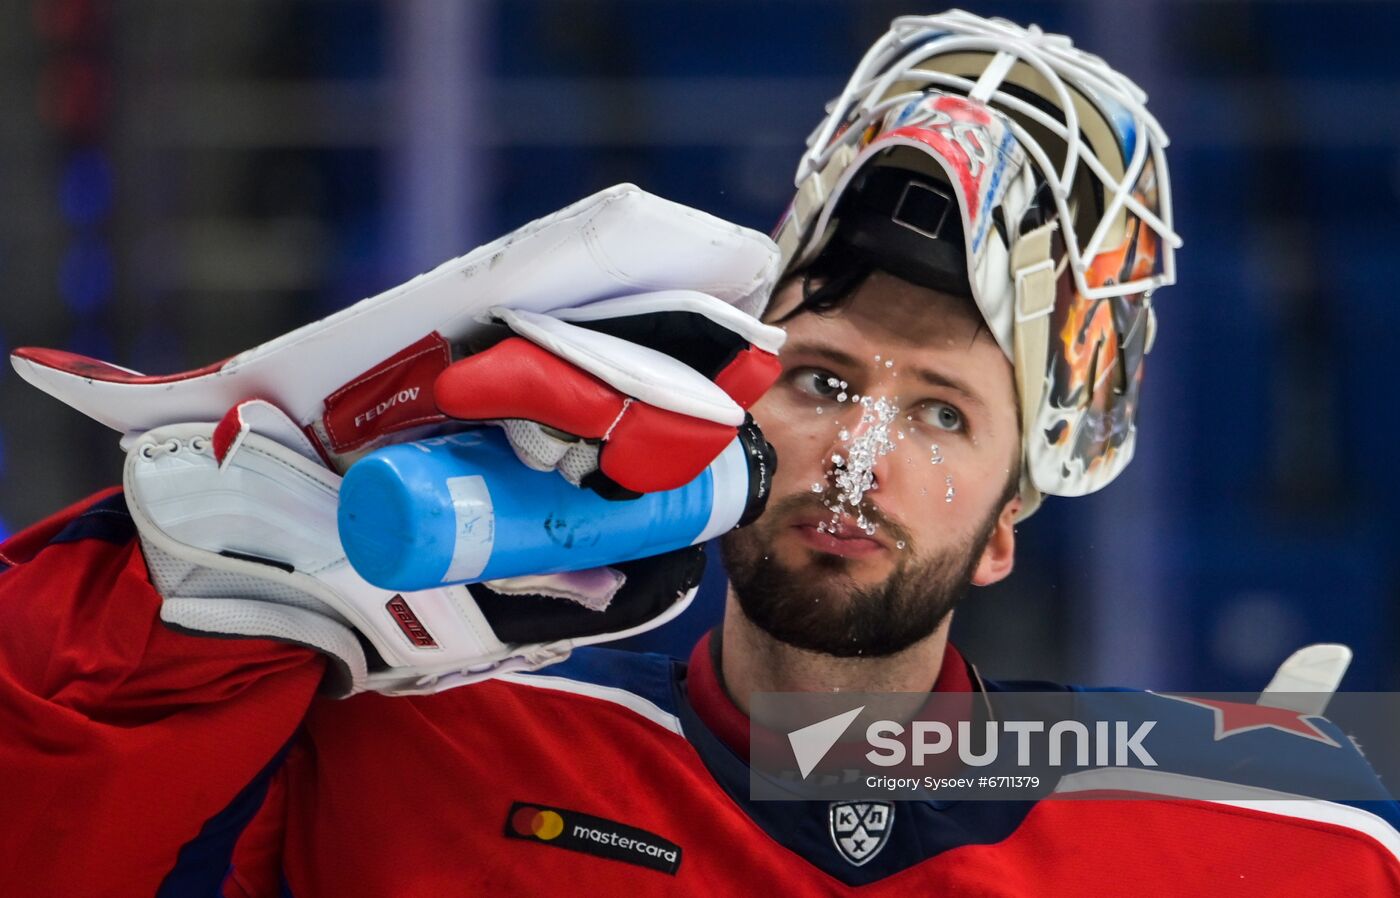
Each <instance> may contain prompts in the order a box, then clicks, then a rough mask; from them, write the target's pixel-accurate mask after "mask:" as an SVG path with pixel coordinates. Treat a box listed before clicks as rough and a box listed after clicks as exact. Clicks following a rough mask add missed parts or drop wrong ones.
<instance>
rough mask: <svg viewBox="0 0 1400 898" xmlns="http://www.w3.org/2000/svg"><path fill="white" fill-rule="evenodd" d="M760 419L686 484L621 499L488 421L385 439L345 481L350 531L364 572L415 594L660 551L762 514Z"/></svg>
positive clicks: (343, 508)
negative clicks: (542, 460) (546, 464)
mask: <svg viewBox="0 0 1400 898" xmlns="http://www.w3.org/2000/svg"><path fill="white" fill-rule="evenodd" d="M773 467H774V459H773V455H772V449H771V448H770V447H769V446H768V444H767V443H765V442H764V440H763V436H762V434H761V433H759V431H758V428H757V427H754V426H753V425H752V424H746V425H745V426H744V427H741V428H740V429H739V436H738V437H736V438H735V440H734V442H732V443H731V444H730V445H729V446H728V448H726V449H725V450H724V452H722V453H721V454H720V456H719V457H718V458H717V459H715V460H714V462H713V463H711V465H710V466H709V467H708V468H706V469H705V470H704V471H703V472H702V473H701V474H700V476H699V477H697V478H695V479H694V480H692V481H691V482H690V483H687V484H686V485H685V486H682V487H680V488H679V489H673V490H667V491H665V492H659V493H647V494H644V495H642V496H640V497H638V498H635V499H626V500H620V501H610V500H608V499H604V498H603V497H602V496H599V495H598V494H597V493H595V492H594V491H593V490H590V489H582V488H579V487H576V486H573V485H572V484H570V483H569V482H568V481H566V480H565V479H564V478H563V477H561V476H559V475H558V474H557V473H555V472H553V471H536V470H533V469H532V468H528V467H526V466H525V465H524V464H522V463H521V462H520V460H519V459H518V458H516V456H515V452H514V451H513V450H512V449H511V448H510V444H509V443H508V442H507V440H506V438H505V435H504V434H503V433H502V432H501V431H500V430H499V429H497V428H494V427H483V428H480V429H477V430H469V431H465V432H462V433H456V434H452V435H450V436H443V437H434V438H432V439H426V440H420V441H418V442H415V443H400V444H398V445H394V446H388V447H385V448H383V449H377V450H375V451H374V452H371V453H369V454H368V455H366V456H365V457H364V458H361V459H360V460H359V461H357V462H355V464H354V465H352V466H351V467H350V470H349V471H348V472H346V475H345V480H344V482H343V483H342V484H341V488H340V509H339V515H338V518H339V525H340V541H341V544H342V545H343V546H344V548H345V556H346V557H347V558H348V559H349V560H350V564H351V565H352V566H353V567H354V568H355V570H356V571H357V572H358V573H359V574H360V576H362V577H364V578H365V579H366V580H368V581H369V582H370V583H373V584H374V585H375V586H378V587H381V588H383V589H392V590H397V591H399V592H406V591H410V590H417V589H429V588H431V587H435V586H441V585H445V584H452V583H475V582H479V581H482V580H496V579H500V578H503V577H515V576H520V575H523V574H553V573H559V572H561V571H578V570H584V569H586V568H592V567H599V566H602V565H607V564H616V563H618V562H622V561H631V560H633V559H637V558H646V557H649V556H652V555H659V554H661V553H663V552H669V551H671V550H673V549H679V548H682V547H685V546H690V545H694V544H696V543H700V542H704V541H706V540H708V539H711V538H713V537H716V536H719V535H720V534H721V533H724V532H725V531H727V530H729V529H731V528H732V527H735V526H737V525H739V524H745V523H748V522H749V521H750V520H752V519H753V518H755V517H757V516H758V515H759V513H760V512H762V510H763V506H764V504H765V503H766V501H767V497H768V490H769V487H770V485H771V482H772V474H773Z"/></svg>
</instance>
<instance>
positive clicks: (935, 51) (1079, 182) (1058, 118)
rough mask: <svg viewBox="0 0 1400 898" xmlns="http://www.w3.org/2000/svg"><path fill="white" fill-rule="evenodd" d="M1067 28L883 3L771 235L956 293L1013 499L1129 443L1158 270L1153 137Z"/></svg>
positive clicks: (1137, 99) (1160, 279)
mask: <svg viewBox="0 0 1400 898" xmlns="http://www.w3.org/2000/svg"><path fill="white" fill-rule="evenodd" d="M1145 99H1146V97H1145V95H1144V94H1143V92H1142V91H1141V90H1140V89H1139V88H1138V87H1137V86H1136V85H1134V84H1133V83H1132V82H1131V81H1129V80H1128V79H1127V78H1125V77H1123V76H1122V75H1119V74H1118V73H1116V72H1114V71H1112V70H1111V69H1110V68H1108V66H1107V65H1106V64H1105V63H1104V62H1103V61H1102V60H1101V59H1099V58H1097V57H1095V56H1091V55H1089V54H1087V53H1084V52H1083V51H1080V50H1077V49H1075V48H1074V47H1073V46H1072V45H1071V43H1070V41H1069V39H1068V38H1066V37H1063V36H1061V35H1047V34H1044V33H1042V32H1040V31H1039V30H1038V29H1035V28H1031V29H1023V28H1020V27H1018V26H1016V25H1013V24H1011V23H1009V22H1006V21H1003V20H1000V19H993V20H987V19H982V18H979V17H977V16H973V15H970V14H967V13H963V12H951V13H947V14H944V15H938V16H907V17H902V18H899V19H896V20H895V21H894V23H893V24H892V27H891V29H890V31H889V33H887V34H886V35H885V36H884V37H883V38H881V39H880V40H879V41H877V42H876V44H875V45H874V46H873V47H871V49H870V50H869V51H868V52H867V53H866V56H865V58H864V59H863V60H862V61H861V63H860V65H859V66H858V67H857V68H856V70H855V72H854V73H853V74H852V76H851V79H850V81H849V82H848V83H847V85H846V88H845V90H844V91H843V92H842V93H841V95H840V96H839V97H838V98H837V99H836V100H835V101H834V102H833V103H832V105H831V106H830V113H829V115H828V116H827V117H826V119H825V120H823V122H822V123H821V125H820V126H819V127H818V128H817V129H816V131H815V132H814V133H813V134H812V136H811V138H809V140H808V145H807V152H806V153H805V154H804V155H803V157H802V160H801V163H800V165H799V167H798V172H797V179H796V183H797V188H798V191H797V196H796V198H795V199H794V201H793V204H792V206H791V207H790V208H789V209H788V211H787V213H786V214H785V215H784V217H783V219H782V220H781V221H780V222H779V224H778V227H777V229H776V231H775V234H774V237H775V239H776V241H777V242H778V245H779V248H780V249H781V251H782V255H783V266H784V271H785V273H786V274H789V275H791V274H796V273H799V272H802V271H804V270H806V269H808V268H809V267H810V266H812V265H813V263H814V262H817V261H818V260H821V262H822V263H823V264H824V265H827V264H830V265H831V266H832V267H840V266H843V265H847V264H851V265H855V266H857V268H859V267H860V266H866V267H867V268H870V267H875V268H881V269H883V270H886V271H888V272H889V273H891V274H894V275H896V276H898V277H902V278H904V279H905V280H908V281H911V282H913V283H916V284H919V285H921V286H925V287H931V288H933V289H936V290H940V291H943V292H946V293H952V294H955V295H962V296H968V297H970V298H971V299H972V300H973V301H974V302H975V303H976V305H977V307H978V309H979V310H980V311H981V313H982V316H983V318H984V319H985V320H986V322H987V326H988V328H989V329H990V331H991V333H992V335H993V336H994V337H995V339H996V341H997V343H998V344H999V345H1000V346H1001V348H1002V350H1003V351H1004V352H1005V353H1006V354H1007V357H1008V358H1009V359H1010V360H1011V362H1012V364H1013V366H1014V368H1015V375H1016V385H1017V392H1018V397H1019V401H1020V423H1021V432H1022V474H1021V490H1020V492H1021V496H1022V499H1023V507H1022V511H1021V517H1022V518H1024V517H1027V516H1029V515H1030V514H1031V513H1032V512H1033V511H1034V510H1035V508H1036V507H1037V506H1038V505H1039V502H1040V499H1041V496H1042V495H1044V494H1051V495H1058V496H1077V495H1083V494H1085V493H1090V492H1093V491H1095V490H1097V489H1099V488H1101V487H1102V486H1104V485H1105V484H1107V483H1108V482H1109V481H1111V480H1112V479H1113V478H1114V477H1115V476H1117V474H1118V472H1119V471H1121V470H1122V469H1123V468H1124V467H1125V466H1126V465H1127V463H1128V462H1129V461H1130V460H1131V458H1132V455H1133V447H1134V439H1135V427H1134V421H1135V418H1136V414H1137V406H1138V395H1139V389H1140V386H1141V382H1142V373H1143V357H1144V356H1145V355H1146V354H1147V352H1148V350H1149V349H1150V348H1151V345H1152V338H1153V334H1154V330H1155V319H1154V315H1153V311H1152V303H1151V296H1152V291H1153V290H1154V289H1155V288H1156V287H1158V286H1161V285H1163V284H1169V283H1171V282H1172V281H1173V280H1174V276H1175V271H1174V264H1173V250H1174V249H1175V248H1176V247H1177V246H1178V245H1179V244H1180V240H1179V238H1178V237H1177V236H1176V234H1175V233H1174V232H1173V230H1172V223H1171V202H1170V190H1169V185H1168V180H1167V167H1166V160H1165V157H1164V155H1163V148H1164V147H1165V146H1166V143H1167V138H1166V135H1165V134H1164V133H1163V132H1162V129H1161V127H1160V126H1159V125H1158V124H1157V122H1156V121H1155V120H1154V119H1153V118H1152V117H1151V116H1150V115H1149V114H1148V113H1147V111H1146V109H1145V108H1144V106H1143V103H1144V101H1145Z"/></svg>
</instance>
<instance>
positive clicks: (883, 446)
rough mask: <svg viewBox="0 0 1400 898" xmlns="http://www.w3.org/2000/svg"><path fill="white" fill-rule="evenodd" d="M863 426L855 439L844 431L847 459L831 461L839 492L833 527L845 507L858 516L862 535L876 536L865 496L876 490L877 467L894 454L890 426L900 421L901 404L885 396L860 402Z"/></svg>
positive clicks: (863, 399) (842, 437) (857, 519)
mask: <svg viewBox="0 0 1400 898" xmlns="http://www.w3.org/2000/svg"><path fill="white" fill-rule="evenodd" d="M859 404H860V425H859V426H858V427H857V428H856V431H857V433H856V435H855V436H854V437H852V436H851V435H850V433H849V432H848V431H846V430H844V429H843V430H842V431H841V434H840V436H841V440H842V442H843V443H845V444H846V455H845V457H844V458H843V457H842V456H841V455H839V454H836V455H833V456H832V457H831V460H832V462H833V464H834V466H835V467H834V469H833V474H834V475H835V476H834V479H835V481H836V488H837V490H838V491H839V492H838V493H837V496H836V506H835V507H834V508H832V524H833V525H834V524H835V523H836V522H837V521H838V520H839V519H840V515H841V514H842V506H850V508H851V509H852V510H853V511H854V513H855V515H856V526H858V527H859V528H860V529H861V531H862V532H864V533H866V534H867V535H868V534H873V533H874V532H875V524H874V522H872V521H870V520H869V519H867V518H866V517H865V514H864V512H863V511H862V510H861V507H860V506H861V501H862V500H863V499H864V498H865V494H866V493H867V492H869V491H870V490H872V489H875V487H876V484H875V465H876V463H877V462H879V460H880V459H881V458H883V457H885V456H886V455H889V454H890V452H892V451H894V441H893V440H892V439H890V425H891V424H893V423H894V421H895V419H896V418H898V417H899V404H898V401H897V399H896V400H894V401H891V400H888V399H885V398H884V397H883V396H882V397H880V398H878V399H872V398H871V397H869V396H862V397H861V399H860V403H859Z"/></svg>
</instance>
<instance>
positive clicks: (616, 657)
mask: <svg viewBox="0 0 1400 898" xmlns="http://www.w3.org/2000/svg"><path fill="white" fill-rule="evenodd" d="M677 663H678V662H677V661H676V659H674V658H672V657H671V656H669V655H656V654H641V653H638V652H626V651H619V650H617V649H609V648H602V647H599V646H589V647H587V648H581V649H576V650H574V653H573V654H572V655H570V656H569V658H568V660H566V661H562V662H560V663H558V664H551V665H550V666H549V667H545V668H541V669H540V671H539V674H540V675H541V676H546V677H564V678H566V679H570V680H577V681H579V682H583V683H591V684H593V685H595V686H610V687H612V688H614V689H623V690H626V691H627V692H630V693H632V694H633V695H637V696H641V697H642V698H644V699H646V700H647V701H649V702H651V703H652V704H654V705H656V706H657V707H658V708H660V709H661V710H663V711H665V712H667V713H668V714H675V713H676V701H675V697H674V696H675V691H674V689H673V688H672V683H673V682H674V678H675V672H674V668H675V665H676V664H677Z"/></svg>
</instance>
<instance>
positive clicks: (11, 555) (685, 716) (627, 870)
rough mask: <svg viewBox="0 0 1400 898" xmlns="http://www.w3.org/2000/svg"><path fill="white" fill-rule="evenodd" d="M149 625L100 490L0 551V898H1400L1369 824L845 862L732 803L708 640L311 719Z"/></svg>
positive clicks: (305, 663)
mask: <svg viewBox="0 0 1400 898" xmlns="http://www.w3.org/2000/svg"><path fill="white" fill-rule="evenodd" d="M159 604H160V599H159V597H158V596H157V595H156V593H155V591H154V590H153V589H152V587H151V586H150V583H149V581H148V579H147V576H146V571H145V567H144V563H143V561H142V558H141V554H140V550H139V547H138V544H137V542H136V541H135V538H134V533H133V528H132V525H131V521H130V518H129V517H128V516H127V515H126V511H125V506H124V504H123V502H122V500H121V497H120V495H119V494H117V493H108V494H104V495H102V496H99V497H97V499H96V501H90V502H88V503H85V504H83V505H82V506H79V507H77V508H75V509H71V510H69V511H67V512H64V513H61V514H60V515H57V516H55V517H54V518H52V519H50V520H48V521H45V522H43V523H41V524H39V525H37V526H36V527H34V528H31V529H30V530H28V531H25V532H24V533H21V534H20V535H18V536H17V537H15V538H13V539H12V540H11V541H10V542H8V543H6V544H5V545H4V546H0V771H3V774H4V788H3V789H0V820H3V821H4V825H5V827H6V836H5V838H4V839H3V840H0V893H3V894H7V895H8V894H15V895H26V896H35V895H61V896H75V895H83V896H91V895H159V896H167V895H201V896H215V895H226V896H253V895H256V896H264V895H265V896H276V895H290V896H295V898H315V896H332V895H333V896H347V895H350V896H359V895H363V896H441V895H556V894H608V893H609V890H612V893H614V894H622V893H624V892H625V893H626V894H628V895H647V894H700V895H752V894H755V893H756V892H758V891H759V890H763V889H773V888H778V889H780V890H781V891H782V892H783V893H784V894H788V895H836V894H847V893H850V892H859V893H860V894H865V895H871V896H879V895H890V896H895V895H898V896H903V895H907V894H935V895H959V896H964V895H968V896H1023V895H1036V896H1056V895H1064V896H1070V895H1073V896H1082V895H1109V894H1111V895H1123V894H1131V895H1212V896H1218V895H1241V896H1244V895H1248V896H1259V895H1298V896H1308V898H1314V896H1319V895H1400V860H1397V858H1398V857H1400V835H1397V832H1396V829H1395V826H1394V821H1395V820H1396V819H1400V818H1397V817H1396V815H1395V809H1394V807H1393V805H1386V806H1374V805H1373V806H1371V807H1369V808H1361V807H1356V806H1352V805H1348V804H1342V803H1334V802H1321V801H1270V802H1257V803H1249V804H1246V803H1241V802H1223V801H1222V802H1209V801H1184V800H1181V801H1172V800H1151V801H1148V800H1142V801H1122V800H1113V801H1058V800H1052V801H1040V802H953V803H939V804H938V805H937V806H935V805H934V804H933V803H925V802H899V803H897V804H895V805H892V806H891V807H892V812H891V814H890V816H888V817H884V816H882V817H881V819H880V821H879V823H880V826H878V827H876V826H874V825H873V824H872V831H873V830H876V829H878V830H879V833H880V837H881V839H882V845H881V849H880V850H879V851H878V853H874V854H873V855H871V856H869V857H867V858H866V859H865V861H864V862H862V863H859V864H857V863H853V862H852V860H851V859H850V853H849V852H848V851H843V850H842V849H841V847H840V846H839V845H838V844H837V840H836V839H835V838H834V832H835V829H836V826H837V822H838V821H837V818H838V815H839V814H840V813H842V808H839V807H836V806H834V805H828V804H825V803H817V802H753V801H750V800H749V799H748V768H747V765H746V763H745V761H744V759H743V754H742V751H741V750H736V749H741V746H740V745H738V744H736V743H737V742H739V741H740V740H741V739H742V736H741V734H742V732H743V728H744V727H743V720H742V717H741V716H739V714H738V711H737V709H735V708H734V707H733V706H732V705H731V704H729V703H728V699H727V698H725V697H724V693H723V690H722V689H720V688H719V686H718V682H717V679H716V677H715V673H714V670H713V665H712V662H711V661H710V659H709V657H708V654H707V653H706V652H705V651H704V649H703V648H702V649H701V650H700V651H698V652H697V653H696V654H695V655H693V656H692V659H691V663H690V664H689V665H685V664H682V663H680V662H677V661H674V660H673V659H670V658H664V657H660V656H655V655H635V654H630V653H624V652H615V651H609V650H605V649H597V650H584V651H580V652H578V653H577V654H576V655H575V657H574V658H572V659H570V660H569V661H567V662H565V663H564V664H561V665H557V666H555V667H551V668H548V669H546V670H544V671H541V672H540V673H537V674H529V675H514V676H508V677H503V678H501V679H499V680H494V681H490V682H487V683H483V684H479V685H475V686H470V687H464V688H460V689H456V690H452V691H448V692H444V693H440V694H438V695H432V696H422V697H399V698H387V697H383V696H379V695H375V694H366V695H360V696H357V697H355V698H352V699H349V700H346V701H328V700H323V699H318V698H316V697H315V689H316V685H317V682H318V680H319V678H320V674H321V670H322V662H321V660H320V659H319V658H318V657H316V656H315V655H314V654H312V653H311V652H310V651H308V650H305V649H300V648H296V647H291V646H286V645H281V644H278V643H274V642H270V641H265V640H233V639H228V640H224V639H214V638H208V637H196V636H191V635H185V634H180V633H176V632H173V631H171V630H169V629H167V628H166V627H165V626H163V625H162V624H161V622H160V620H159V616H158V611H159ZM970 686H971V684H970V682H969V681H968V678H967V675H966V671H965V668H964V667H963V662H962V661H961V659H960V658H959V657H958V656H957V653H956V652H955V651H950V652H949V653H948V660H947V662H946V663H945V667H944V670H943V671H942V673H941V675H940V677H939V688H944V689H958V688H970ZM865 810H868V809H865ZM862 812H864V810H862ZM881 813H882V814H883V813H885V812H881Z"/></svg>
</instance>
